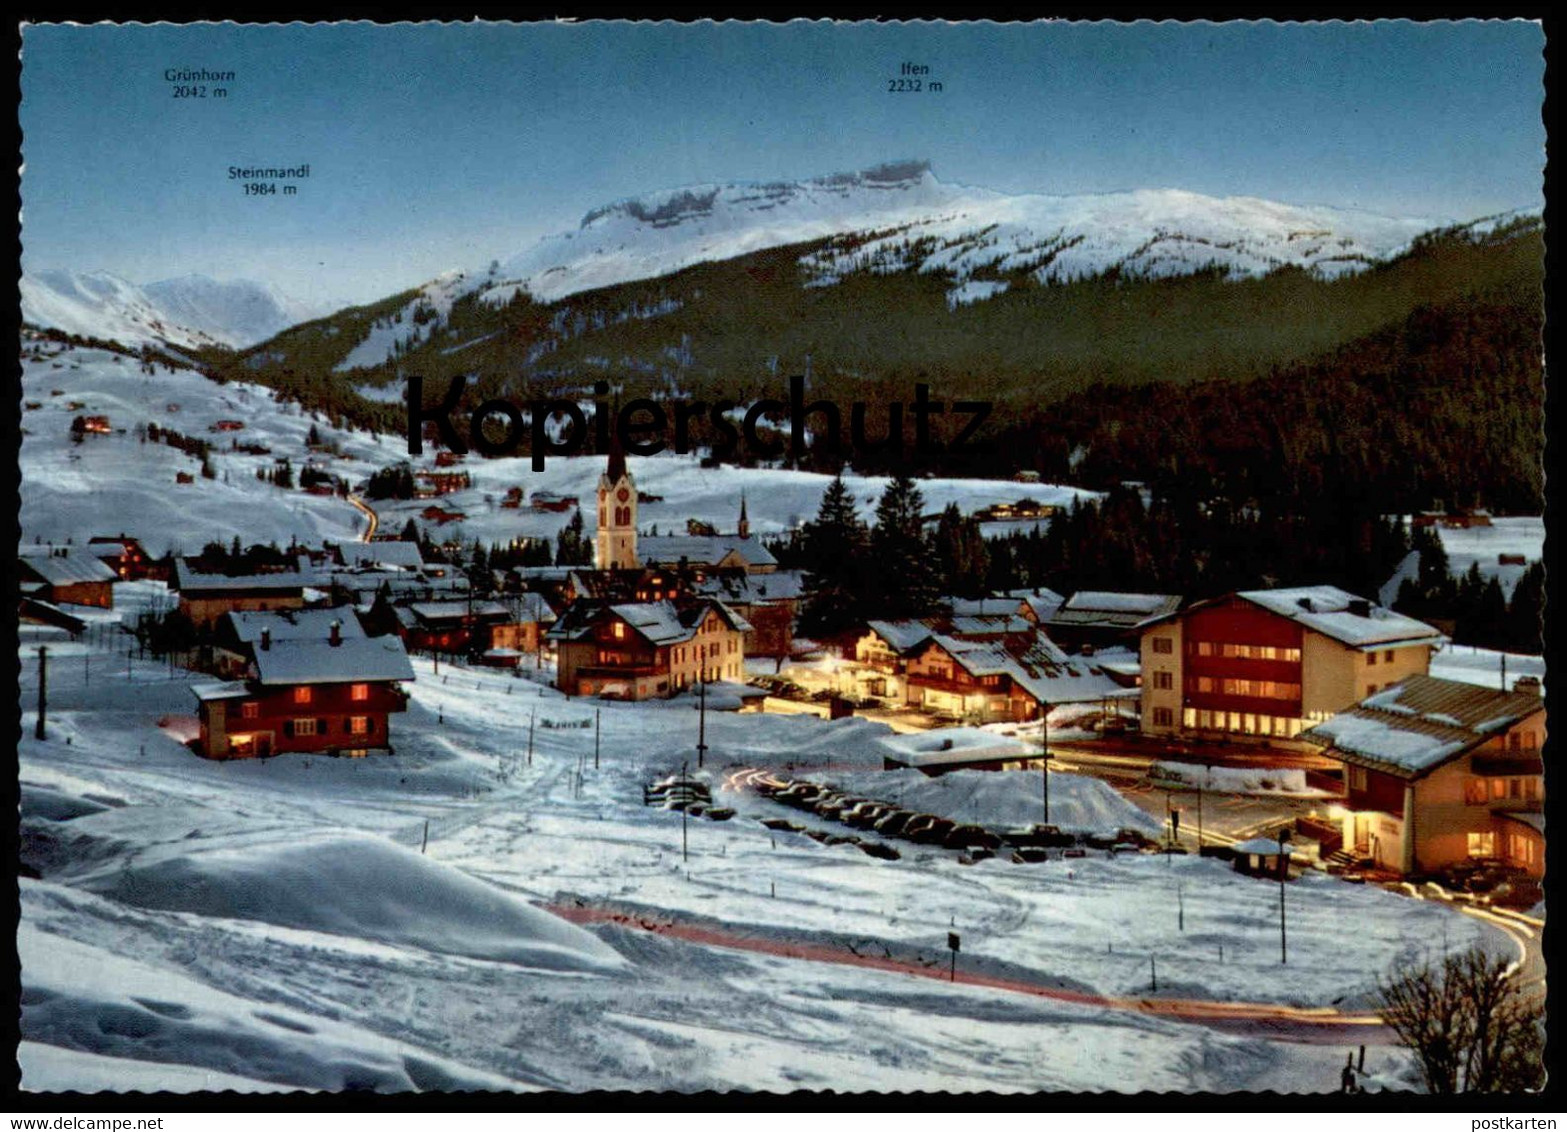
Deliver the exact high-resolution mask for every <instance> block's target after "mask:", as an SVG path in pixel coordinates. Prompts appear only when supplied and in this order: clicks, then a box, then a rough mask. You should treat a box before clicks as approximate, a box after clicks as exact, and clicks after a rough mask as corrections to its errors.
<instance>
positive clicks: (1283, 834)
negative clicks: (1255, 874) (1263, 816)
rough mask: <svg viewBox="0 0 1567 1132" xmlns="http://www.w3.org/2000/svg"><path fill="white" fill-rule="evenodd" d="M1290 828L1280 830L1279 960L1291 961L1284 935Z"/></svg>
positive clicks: (1283, 961) (1284, 962)
mask: <svg viewBox="0 0 1567 1132" xmlns="http://www.w3.org/2000/svg"><path fill="white" fill-rule="evenodd" d="M1289 836H1290V831H1289V830H1288V829H1280V830H1279V962H1280V963H1282V964H1288V963H1289V950H1288V948H1287V946H1286V942H1285V936H1284V879H1285V878H1286V877H1287V876H1289V871H1290V859H1289V857H1288V856H1286V855H1285V852H1284V843H1285V842H1286V841H1288V840H1289Z"/></svg>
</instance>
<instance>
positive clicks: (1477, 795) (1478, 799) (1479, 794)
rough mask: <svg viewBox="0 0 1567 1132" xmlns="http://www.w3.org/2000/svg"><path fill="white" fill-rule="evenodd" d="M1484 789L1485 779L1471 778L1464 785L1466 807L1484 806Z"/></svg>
mask: <svg viewBox="0 0 1567 1132" xmlns="http://www.w3.org/2000/svg"><path fill="white" fill-rule="evenodd" d="M1485 797H1486V787H1485V779H1483V778H1471V779H1468V780H1467V781H1466V782H1465V783H1464V804H1465V805H1467V806H1483V805H1485Z"/></svg>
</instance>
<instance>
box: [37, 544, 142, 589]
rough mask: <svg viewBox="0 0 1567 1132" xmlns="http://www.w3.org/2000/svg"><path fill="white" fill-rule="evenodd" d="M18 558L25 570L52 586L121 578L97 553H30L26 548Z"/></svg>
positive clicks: (110, 580) (111, 580)
mask: <svg viewBox="0 0 1567 1132" xmlns="http://www.w3.org/2000/svg"><path fill="white" fill-rule="evenodd" d="M18 558H19V561H20V563H21V565H22V568H23V569H24V570H26V571H30V572H32V573H33V574H36V575H37V576H38V577H40V578H42V579H43V580H44V582H46V583H47V584H48V585H51V586H68V585H72V584H74V583H77V582H113V581H116V580H117V579H118V578H119V575H118V574H116V573H115V572H114V571H113V570H111V569H109V567H107V566H105V565H104V564H103V561H102V559H100V558H99V557H98V556H97V555H95V554H88V553H83V554H72V553H69V552H66V553H64V554H57V553H50V554H29V553H27V552H26V551H25V549H24V551H23V553H22V554H20V555H19V556H18Z"/></svg>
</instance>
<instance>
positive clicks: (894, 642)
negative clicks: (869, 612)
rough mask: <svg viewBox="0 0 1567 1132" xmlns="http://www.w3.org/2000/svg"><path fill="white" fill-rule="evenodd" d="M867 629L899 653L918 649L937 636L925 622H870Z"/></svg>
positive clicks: (867, 623)
mask: <svg viewBox="0 0 1567 1132" xmlns="http://www.w3.org/2000/svg"><path fill="white" fill-rule="evenodd" d="M865 627H866V628H867V629H869V630H870V631H871V632H872V633H875V634H876V635H877V636H878V637H880V638H881V639H882V640H884V641H886V642H887V644H888V646H889V647H890V648H891V649H892V650H893V651H894V652H899V653H905V652H909V651H910V650H911V649H916V648H918V647H919V646H920V645H923V644H924V643H925V642H926V641H928V640H930V639H931V638H932V637H934V636H935V635H936V631H935V630H934V629H932V628H931V627H930V626H929V625H927V624H925V622H923V621H912V620H901V621H868V622H866V625H865Z"/></svg>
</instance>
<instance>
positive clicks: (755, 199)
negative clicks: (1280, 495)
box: [473, 161, 1451, 303]
mask: <svg viewBox="0 0 1567 1132" xmlns="http://www.w3.org/2000/svg"><path fill="white" fill-rule="evenodd" d="M1450 222H1451V221H1450V220H1432V219H1429V218H1400V217H1386V216H1378V215H1375V214H1373V213H1367V212H1359V211H1356V210H1353V209H1341V208H1328V207H1320V206H1302V205H1292V204H1281V203H1279V202H1276V201H1267V200H1258V199H1255V198H1251V197H1224V198H1219V197H1209V196H1203V195H1201V194H1199V193H1192V192H1185V191H1182V190H1178V189H1145V190H1138V191H1133V192H1120V193H1099V194H1084V195H1076V196H1048V195H1042V194H1024V195H1007V194H1004V193H999V192H995V191H992V190H988V189H979V188H973V187H969V186H965V185H958V184H952V183H949V182H945V181H942V180H939V179H938V178H937V177H936V175H935V173H934V172H933V171H932V169H931V166H930V163H929V162H927V161H898V162H891V163H888V164H884V165H878V166H874V167H872V168H869V169H864V170H861V171H859V172H854V173H835V174H830V175H828V176H823V177H816V178H812V179H809V180H802V181H777V182H736V183H730V184H720V185H714V184H707V185H690V186H684V187H681V188H674V189H667V190H664V191H661V192H654V193H647V194H643V195H640V196H636V197H631V198H627V199H624V200H619V201H615V202H614V203H612V204H607V205H604V206H602V207H600V208H595V209H593V210H591V211H590V212H588V213H587V214H586V215H585V216H584V217H583V218H582V222H581V224H580V225H579V226H578V227H577V228H576V229H575V230H573V231H571V232H565V233H561V234H559V235H556V236H549V237H546V238H544V239H542V240H540V241H539V242H538V243H537V244H536V245H535V246H534V247H532V248H530V249H529V250H527V251H526V252H523V253H522V254H520V255H518V256H515V257H513V258H512V259H510V260H507V261H505V262H503V263H502V264H501V265H500V267H499V270H498V271H496V272H494V273H493V274H490V275H489V276H488V278H483V277H482V276H481V274H480V273H473V277H474V278H478V279H480V280H481V281H480V282H479V283H478V285H477V289H478V290H479V291H480V292H481V294H482V295H483V297H484V298H485V299H486V301H489V302H494V303H500V302H505V301H507V300H509V299H510V298H511V297H512V296H514V295H515V294H517V293H518V291H520V290H526V291H527V292H528V293H529V294H531V295H532V296H533V297H534V298H535V299H537V300H540V301H543V302H551V301H554V300H557V299H560V298H564V297H565V296H567V295H571V294H574V293H576V292H579V291H585V290H591V289H594V288H597V287H605V286H612V285H614V284H618V283H626V282H630V281H632V280H635V279H644V278H650V277H653V276H657V275H662V274H666V273H669V272H672V271H678V270H680V269H682V268H685V267H689V266H691V265H693V264H696V263H700V262H704V261H710V260H719V259H727V258H731V257H734V256H737V255H744V254H746V253H749V252H754V251H757V250H760V249H763V248H768V247H777V246H779V245H783V244H790V243H801V242H805V241H809V240H819V239H827V238H834V239H837V240H838V244H836V245H835V246H833V247H831V248H829V249H828V250H827V251H825V252H824V253H822V254H821V255H819V256H817V257H813V258H812V259H811V260H810V261H808V262H807V264H806V266H807V267H808V268H809V269H810V270H811V271H812V272H813V274H814V275H815V282H816V284H817V285H830V284H832V283H834V282H836V281H837V280H838V279H839V278H841V277H842V276H843V275H844V274H847V273H849V272H854V271H871V272H892V271H906V270H917V271H927V272H941V273H944V274H946V275H948V276H949V277H950V278H951V280H952V290H951V292H950V298H951V300H952V301H953V302H954V303H958V302H973V301H977V300H981V299H986V298H990V297H993V296H994V295H997V294H1000V293H1001V292H1003V291H1005V290H1006V289H1007V288H1008V286H1010V285H1011V284H1012V283H1015V282H1016V281H1017V280H1018V279H1020V278H1022V277H1023V276H1025V275H1031V276H1032V277H1033V278H1034V280H1035V281H1037V282H1062V281H1068V280H1072V279H1077V278H1084V277H1088V276H1094V275H1101V274H1105V273H1115V274H1120V275H1123V276H1137V277H1144V278H1159V277H1166V276H1176V275H1186V274H1193V273H1195V272H1199V271H1208V270H1217V271H1221V272H1223V273H1226V274H1229V275H1232V276H1234V277H1236V278H1242V277H1247V276H1256V275H1263V274H1266V273H1268V272H1270V271H1274V270H1276V269H1278V268H1281V267H1297V268H1301V269H1304V270H1308V271H1311V272H1313V273H1314V274H1317V275H1320V276H1324V277H1332V276H1336V275H1340V274H1343V273H1345V272H1350V271H1358V270H1361V269H1362V268H1364V267H1365V266H1367V265H1368V264H1371V263H1374V262H1377V261H1379V260H1383V259H1386V258H1388V257H1390V256H1392V255H1395V254H1397V253H1398V252H1400V251H1402V250H1404V249H1405V248H1407V247H1408V246H1409V243H1410V241H1412V240H1413V239H1414V238H1415V237H1416V236H1418V235H1420V234H1421V233H1422V232H1425V231H1428V230H1430V229H1432V228H1434V227H1437V226H1439V225H1440V224H1443V223H1450Z"/></svg>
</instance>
